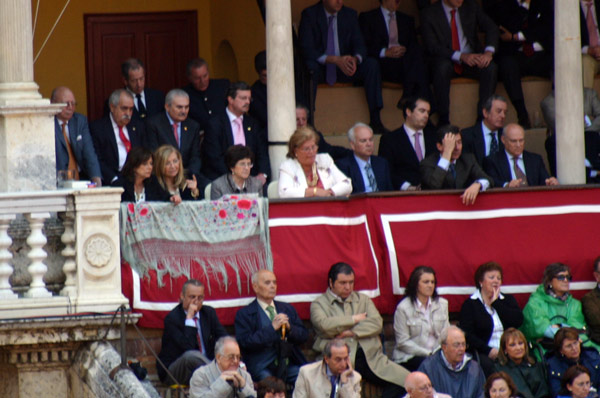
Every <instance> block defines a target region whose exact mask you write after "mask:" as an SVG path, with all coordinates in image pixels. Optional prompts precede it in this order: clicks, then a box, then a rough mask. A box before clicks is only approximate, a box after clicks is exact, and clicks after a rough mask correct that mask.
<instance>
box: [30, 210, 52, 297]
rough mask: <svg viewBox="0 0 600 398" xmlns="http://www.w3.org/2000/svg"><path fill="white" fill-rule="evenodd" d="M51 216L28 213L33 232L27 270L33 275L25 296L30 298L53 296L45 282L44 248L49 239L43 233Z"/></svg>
mask: <svg viewBox="0 0 600 398" xmlns="http://www.w3.org/2000/svg"><path fill="white" fill-rule="evenodd" d="M49 217H50V213H30V214H27V220H28V221H29V227H30V228H31V233H30V234H29V237H28V238H27V244H28V245H29V247H30V248H31V250H29V253H28V255H27V256H28V257H29V259H30V260H31V264H29V267H27V271H29V274H30V275H31V285H29V290H28V291H27V293H25V297H28V298H37V297H52V293H50V292H49V291H48V289H46V284H45V283H44V275H45V274H46V271H47V270H48V267H47V266H46V264H44V263H43V260H45V259H46V257H47V254H46V251H45V250H44V245H45V244H46V242H47V240H46V236H44V234H43V233H42V227H43V226H44V220H45V219H46V218H49Z"/></svg>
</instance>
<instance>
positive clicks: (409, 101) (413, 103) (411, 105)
mask: <svg viewBox="0 0 600 398" xmlns="http://www.w3.org/2000/svg"><path fill="white" fill-rule="evenodd" d="M419 101H423V102H427V103H428V104H429V100H428V99H426V98H423V97H408V98H406V99H404V100H402V104H401V106H402V115H403V116H404V119H405V120H406V116H407V115H406V110H407V109H408V110H410V111H411V112H414V111H415V108H416V107H417V102H419Z"/></svg>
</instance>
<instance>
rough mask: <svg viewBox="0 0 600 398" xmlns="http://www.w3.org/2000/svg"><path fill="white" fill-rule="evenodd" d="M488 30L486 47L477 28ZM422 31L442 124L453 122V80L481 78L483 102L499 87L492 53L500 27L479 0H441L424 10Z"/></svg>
mask: <svg viewBox="0 0 600 398" xmlns="http://www.w3.org/2000/svg"><path fill="white" fill-rule="evenodd" d="M478 29H479V30H483V31H484V32H485V48H482V47H481V44H480V42H479V40H478V37H477V31H478ZM421 32H422V34H423V42H424V45H425V51H426V52H427V53H428V54H429V57H430V59H429V61H430V62H429V64H430V66H431V76H432V80H433V89H434V95H435V98H436V102H437V103H436V105H437V106H436V109H437V111H438V113H439V125H443V124H446V123H448V122H449V120H450V119H449V116H450V115H449V109H450V79H452V78H453V77H457V76H468V77H476V78H478V79H479V102H478V104H477V115H478V117H479V116H480V115H481V105H482V102H483V101H485V99H486V98H488V97H489V96H490V95H492V94H493V93H494V91H495V89H496V81H497V66H496V64H495V63H494V62H493V61H492V56H493V54H494V51H495V49H496V47H497V45H498V28H497V27H496V24H494V21H492V20H491V19H490V17H488V16H487V15H485V14H484V12H483V10H482V9H481V7H480V6H479V5H478V4H477V2H476V1H475V0H440V1H439V2H437V3H435V4H432V5H431V6H430V7H428V8H425V9H423V10H422V13H421Z"/></svg>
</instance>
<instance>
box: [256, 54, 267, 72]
mask: <svg viewBox="0 0 600 398" xmlns="http://www.w3.org/2000/svg"><path fill="white" fill-rule="evenodd" d="M265 69H267V52H266V51H265V50H263V51H261V52H259V53H258V54H256V56H255V57H254V70H256V73H258V74H260V72H262V71H263V70H265Z"/></svg>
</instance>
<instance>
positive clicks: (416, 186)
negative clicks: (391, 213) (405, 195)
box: [406, 185, 421, 191]
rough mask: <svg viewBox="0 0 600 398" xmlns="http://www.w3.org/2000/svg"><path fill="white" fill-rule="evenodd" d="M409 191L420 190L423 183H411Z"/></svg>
mask: <svg viewBox="0 0 600 398" xmlns="http://www.w3.org/2000/svg"><path fill="white" fill-rule="evenodd" d="M406 190H407V191H420V190H421V185H409V186H408V188H406Z"/></svg>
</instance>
